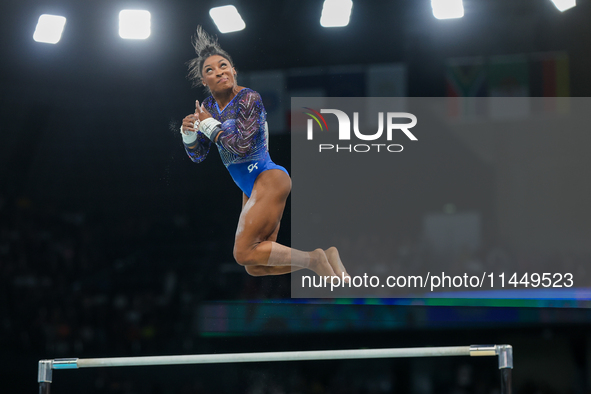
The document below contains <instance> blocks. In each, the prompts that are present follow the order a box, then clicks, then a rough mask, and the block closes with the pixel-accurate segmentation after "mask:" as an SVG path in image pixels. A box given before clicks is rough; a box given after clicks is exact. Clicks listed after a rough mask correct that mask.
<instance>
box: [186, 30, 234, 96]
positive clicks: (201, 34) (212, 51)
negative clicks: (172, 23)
mask: <svg viewBox="0 0 591 394" xmlns="http://www.w3.org/2000/svg"><path fill="white" fill-rule="evenodd" d="M192 41H193V47H194V48H195V53H197V57H196V58H195V59H192V60H191V61H189V62H188V63H187V65H188V66H189V79H191V80H192V81H193V85H194V86H199V85H200V84H201V83H202V81H203V78H202V74H201V72H202V71H203V70H202V69H203V63H204V62H205V60H207V58H208V57H210V56H214V55H219V56H221V57H223V58H226V59H228V61H229V62H230V66H232V67H234V62H233V61H232V58H231V57H230V55H229V54H228V52H226V51H224V50H223V49H222V48H221V47H220V44H218V40H217V37H212V36H210V35H209V34H207V32H206V31H205V30H203V28H202V27H201V26H197V32H196V33H195V36H193V40H192Z"/></svg>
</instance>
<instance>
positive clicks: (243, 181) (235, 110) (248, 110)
mask: <svg viewBox="0 0 591 394" xmlns="http://www.w3.org/2000/svg"><path fill="white" fill-rule="evenodd" d="M203 106H204V107H205V109H207V111H208V112H209V113H210V114H211V116H212V117H213V118H214V119H216V120H218V121H220V122H221V123H222V124H221V125H220V127H221V129H222V131H221V132H220V133H219V135H218V138H217V142H216V145H217V148H218V151H219V152H220V156H221V158H222V161H223V162H224V165H225V166H226V168H227V169H228V171H229V172H230V175H231V176H232V179H234V182H236V184H237V185H238V187H239V188H240V189H242V191H243V192H244V194H246V195H247V196H248V197H250V195H251V193H252V188H253V186H254V182H255V180H256V178H257V176H258V175H259V174H260V173H261V172H263V171H266V170H272V169H278V170H282V171H284V172H285V173H286V174H288V175H289V173H288V172H287V170H286V169H285V168H283V167H281V166H279V165H277V164H275V163H273V162H272V161H271V157H270V156H269V147H268V140H269V132H268V129H267V113H266V112H265V107H264V106H263V100H261V96H260V95H259V94H258V93H257V92H255V91H254V90H252V89H248V88H244V89H242V90H241V91H239V92H238V94H236V96H235V97H234V98H233V99H232V101H230V103H229V104H228V105H227V106H226V107H225V108H222V109H220V108H219V106H218V104H217V102H216V101H215V99H214V98H213V96H209V97H208V98H207V99H205V101H204V102H203ZM211 144H212V142H211V141H210V140H209V138H207V137H206V136H205V135H204V134H203V133H201V132H200V131H199V132H197V141H196V142H194V143H193V144H192V145H191V146H190V147H189V146H187V145H186V144H185V150H186V151H187V154H188V155H189V157H190V158H191V160H193V161H194V162H195V163H199V162H201V161H203V160H204V159H205V157H206V156H207V154H208V153H209V148H210V146H211Z"/></svg>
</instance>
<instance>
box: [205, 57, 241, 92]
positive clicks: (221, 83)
mask: <svg viewBox="0 0 591 394" xmlns="http://www.w3.org/2000/svg"><path fill="white" fill-rule="evenodd" d="M201 73H202V76H203V86H207V87H208V88H209V90H210V91H211V92H212V93H214V94H215V93H221V92H224V91H227V90H232V89H234V88H235V87H236V70H234V67H232V65H231V64H230V61H229V60H228V59H226V58H225V57H223V56H219V55H213V56H210V57H208V58H207V59H206V60H205V61H204V62H203V69H202V71H201Z"/></svg>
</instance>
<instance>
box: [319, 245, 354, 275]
mask: <svg viewBox="0 0 591 394" xmlns="http://www.w3.org/2000/svg"><path fill="white" fill-rule="evenodd" d="M324 253H325V254H326V258H327V259H328V263H329V264H330V266H331V267H332V269H333V271H334V272H335V274H337V276H338V277H339V278H343V275H344V277H345V282H347V283H349V280H350V279H349V278H347V277H348V276H349V274H348V273H347V270H346V269H345V266H344V265H343V262H342V261H341V256H339V251H338V250H337V248H335V247H334V246H332V247H330V248H328V249H326V250H325V251H324Z"/></svg>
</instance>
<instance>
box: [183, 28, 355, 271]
mask: <svg viewBox="0 0 591 394" xmlns="http://www.w3.org/2000/svg"><path fill="white" fill-rule="evenodd" d="M193 46H194V47H195V52H196V53H197V57H196V58H195V59H193V60H191V61H190V62H189V77H190V78H191V79H192V80H193V81H194V82H195V85H196V86H200V85H203V86H204V87H206V88H207V90H209V92H211V96H209V97H208V98H206V99H205V100H204V101H203V103H202V104H199V101H196V102H195V113H192V114H190V115H187V116H186V117H185V118H184V119H183V124H182V126H181V134H182V138H183V144H184V146H185V150H186V151H187V154H188V155H189V157H190V158H191V160H192V161H194V162H195V163H199V162H201V161H203V160H204V159H205V157H206V156H207V154H208V152H209V149H210V147H211V145H212V144H214V145H215V146H216V147H217V148H218V150H219V152H220V156H221V158H222V161H223V163H224V165H225V166H226V168H227V169H228V171H229V172H230V175H231V176H232V178H233V179H234V182H235V183H236V185H238V187H239V188H240V189H241V190H242V192H243V195H242V211H241V213H240V218H239V220H238V228H237V229H236V237H235V240H234V258H235V259H236V262H237V263H238V264H240V265H242V266H244V268H245V269H246V272H248V273H249V274H250V275H253V276H263V275H281V274H287V273H290V272H293V271H297V270H300V269H303V268H307V269H310V270H312V271H314V272H315V273H316V274H318V275H321V276H338V277H339V278H343V275H344V277H345V278H346V277H347V276H348V274H347V272H346V270H345V267H344V266H343V264H342V262H341V259H340V257H339V252H338V250H337V249H336V248H335V247H331V248H328V249H326V250H322V249H316V250H313V251H311V252H305V251H300V250H296V249H292V248H289V247H287V246H284V245H281V244H278V243H277V242H275V241H276V240H277V233H278V231H279V225H280V221H281V217H282V216H283V210H284V208H285V202H286V200H287V197H288V195H289V193H290V191H291V178H290V176H289V174H288V172H287V170H286V169H285V168H283V167H281V166H279V165H277V164H275V163H273V162H272V161H271V158H270V156H269V151H268V138H269V132H268V128H267V121H266V116H267V115H266V112H265V108H264V107H263V102H262V100H261V96H260V95H259V94H258V93H257V92H255V91H254V90H252V89H249V88H246V87H243V86H238V84H237V81H236V70H235V69H234V63H233V62H232V59H231V57H230V55H228V53H226V52H225V51H224V50H223V49H222V48H221V47H220V46H219V44H218V41H217V39H216V38H214V37H212V36H210V35H208V34H207V33H206V32H205V31H204V30H203V29H202V28H201V27H198V29H197V34H196V35H195V37H194V40H193ZM347 281H348V279H347Z"/></svg>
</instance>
